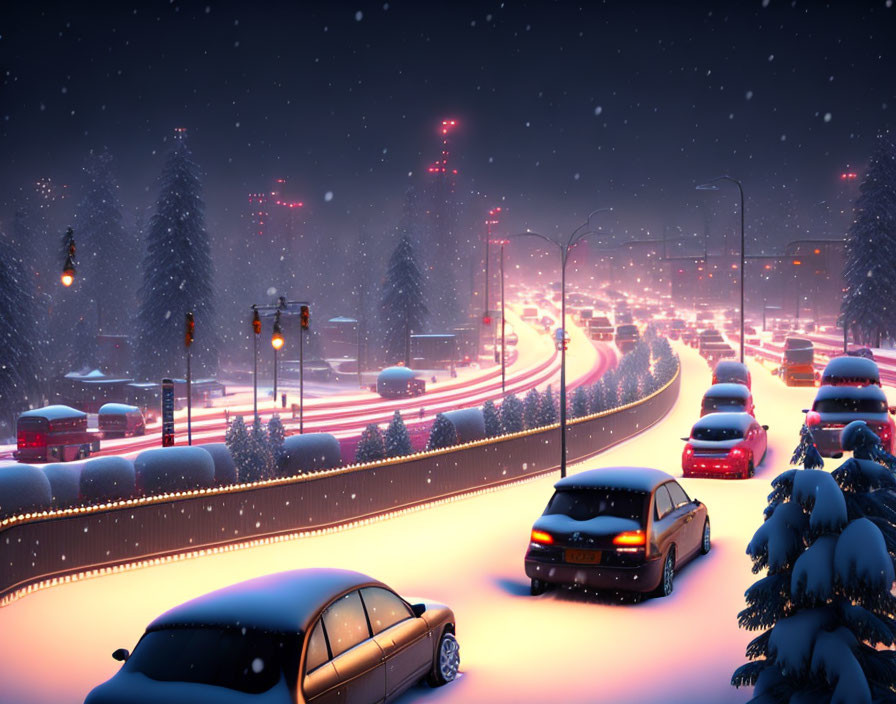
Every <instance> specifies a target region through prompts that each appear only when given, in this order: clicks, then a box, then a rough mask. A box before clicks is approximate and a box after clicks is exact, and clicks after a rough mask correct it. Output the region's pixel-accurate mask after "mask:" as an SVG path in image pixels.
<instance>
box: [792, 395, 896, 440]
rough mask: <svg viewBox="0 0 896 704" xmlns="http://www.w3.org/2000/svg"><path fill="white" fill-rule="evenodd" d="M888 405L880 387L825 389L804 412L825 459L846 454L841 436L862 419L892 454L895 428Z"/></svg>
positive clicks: (807, 423) (892, 410) (895, 433)
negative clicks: (849, 426) (852, 424)
mask: <svg viewBox="0 0 896 704" xmlns="http://www.w3.org/2000/svg"><path fill="white" fill-rule="evenodd" d="M894 410H896V409H894V408H891V407H888V406H887V396H886V394H885V393H884V392H883V390H882V389H881V388H880V387H879V386H874V385H871V386H822V387H820V388H819V389H818V391H817V393H816V394H815V400H814V401H813V402H812V408H811V409H805V410H804V411H803V412H804V413H805V414H806V425H807V426H808V428H809V430H811V431H812V438H813V440H814V441H815V446H816V447H817V448H818V452H819V453H821V456H822V457H839V456H840V455H841V454H842V453H843V448H842V447H841V445H840V433H841V431H842V430H843V428H845V427H846V426H847V425H848V424H849V423H851V422H852V421H854V420H863V421H865V422H866V423H867V424H868V427H869V428H871V430H873V431H874V432H875V433H877V436H878V437H879V438H880V442H881V445H883V447H884V449H885V450H886V451H887V452H892V451H893V436H894V435H896V425H894V423H893V419H892V418H891V417H890V415H892V414H893V412H894Z"/></svg>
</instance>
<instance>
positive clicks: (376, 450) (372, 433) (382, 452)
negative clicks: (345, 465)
mask: <svg viewBox="0 0 896 704" xmlns="http://www.w3.org/2000/svg"><path fill="white" fill-rule="evenodd" d="M385 457H386V445H385V443H384V442H383V431H382V430H380V428H379V426H378V425H377V424H376V423H371V424H370V425H368V426H367V427H366V428H364V430H363V431H362V432H361V439H360V440H359V441H358V447H357V448H355V462H356V463H358V464H363V463H365V462H377V461H379V460H381V459H385Z"/></svg>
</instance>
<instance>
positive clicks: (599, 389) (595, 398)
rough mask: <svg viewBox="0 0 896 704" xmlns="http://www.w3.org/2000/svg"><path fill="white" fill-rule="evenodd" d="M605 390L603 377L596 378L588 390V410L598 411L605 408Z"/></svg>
mask: <svg viewBox="0 0 896 704" xmlns="http://www.w3.org/2000/svg"><path fill="white" fill-rule="evenodd" d="M606 396H607V392H606V385H605V384H604V380H603V379H598V380H597V381H596V382H595V383H594V384H592V385H591V388H590V389H589V391H588V412H589V413H600V412H601V411H605V410H606V409H607V400H606Z"/></svg>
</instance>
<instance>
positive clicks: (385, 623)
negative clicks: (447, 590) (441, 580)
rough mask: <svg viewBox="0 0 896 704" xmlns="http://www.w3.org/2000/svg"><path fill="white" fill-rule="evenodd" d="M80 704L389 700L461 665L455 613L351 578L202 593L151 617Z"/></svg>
mask: <svg viewBox="0 0 896 704" xmlns="http://www.w3.org/2000/svg"><path fill="white" fill-rule="evenodd" d="M112 657H114V658H115V659H116V660H123V661H124V665H122V667H121V669H120V670H119V671H118V673H116V674H115V676H113V677H112V678H111V679H110V680H108V681H107V682H105V683H104V684H101V685H100V686H98V687H96V688H95V689H94V690H93V691H92V692H91V693H90V694H89V695H88V696H87V700H86V702H85V704H113V703H114V704H137V703H139V704H149V703H150V702H153V703H160V702H165V704H206V703H208V704H211V703H212V702H214V703H216V704H237V703H238V702H264V703H265V704H274V703H278V704H279V703H280V702H283V703H284V704H285V703H287V702H292V703H293V704H298V703H300V702H314V704H334V703H337V702H338V703H342V702H357V703H359V704H367V703H368V702H369V703H370V704H374V703H376V702H383V701H386V702H390V701H393V700H394V699H395V698H396V697H398V695H399V694H401V692H403V691H404V690H406V689H407V688H409V687H411V686H412V685H414V684H416V683H417V682H418V681H419V680H421V679H423V678H427V679H428V681H429V682H430V684H433V685H439V684H445V683H446V682H449V681H450V680H452V679H454V677H455V676H456V675H457V667H458V664H459V662H460V658H459V656H458V647H457V641H456V640H455V638H454V614H453V613H452V611H451V609H449V608H448V607H447V606H444V605H442V604H436V603H431V602H419V603H416V602H415V603H410V602H407V601H405V600H404V599H402V598H401V597H400V596H398V595H397V594H395V592H393V591H392V590H391V589H389V588H388V587H387V586H386V585H385V584H383V583H382V582H378V581H376V580H374V579H371V578H370V577H367V576H365V575H363V574H359V573H357V572H350V571H347V570H334V569H303V570H294V571H291V572H280V573H278V574H271V575H266V576H264V577H259V578H257V579H252V580H249V581H247V582H242V583H240V584H234V585H231V586H229V587H225V588H224V589H220V590H218V591H215V592H211V593H210V594H206V595H204V596H201V597H199V598H197V599H193V600H192V601H188V602H187V603H185V604H182V605H181V606H177V607H175V608H174V609H172V610H171V611H168V612H167V613H165V614H162V615H161V616H159V617H158V618H157V619H156V620H155V621H153V622H152V623H151V624H150V625H149V627H148V628H147V629H146V633H144V634H143V637H142V638H141V639H140V642H139V643H137V646H136V647H135V648H134V652H133V654H129V653H128V651H127V650H124V649H121V650H117V651H115V653H113V655H112Z"/></svg>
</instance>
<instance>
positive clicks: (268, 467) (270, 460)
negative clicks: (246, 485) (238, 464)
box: [245, 416, 276, 482]
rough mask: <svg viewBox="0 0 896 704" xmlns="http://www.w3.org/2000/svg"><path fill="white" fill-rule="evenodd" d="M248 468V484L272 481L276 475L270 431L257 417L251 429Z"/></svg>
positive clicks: (246, 479)
mask: <svg viewBox="0 0 896 704" xmlns="http://www.w3.org/2000/svg"><path fill="white" fill-rule="evenodd" d="M247 454H248V460H247V466H246V478H245V481H247V482H257V481H262V480H264V479H272V478H273V477H274V475H275V473H276V467H275V465H274V455H273V453H272V452H271V444H270V440H269V439H268V431H267V428H266V427H265V425H264V423H263V422H262V420H261V417H260V416H255V420H254V421H252V427H251V428H250V429H249V451H248V453H247Z"/></svg>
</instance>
